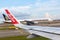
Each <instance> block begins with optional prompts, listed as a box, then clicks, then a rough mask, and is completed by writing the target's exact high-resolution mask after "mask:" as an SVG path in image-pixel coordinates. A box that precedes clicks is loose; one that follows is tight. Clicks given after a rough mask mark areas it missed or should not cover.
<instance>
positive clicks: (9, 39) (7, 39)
mask: <svg viewBox="0 0 60 40" xmlns="http://www.w3.org/2000/svg"><path fill="white" fill-rule="evenodd" d="M0 40H50V39H48V38H44V37H35V38H31V39H27V38H26V36H12V37H4V38H0Z"/></svg>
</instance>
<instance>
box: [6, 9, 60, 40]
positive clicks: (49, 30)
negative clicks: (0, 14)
mask: <svg viewBox="0 0 60 40" xmlns="http://www.w3.org/2000/svg"><path fill="white" fill-rule="evenodd" d="M5 12H6V14H7V15H8V16H9V18H10V19H11V21H12V24H13V25H15V26H16V27H19V28H22V29H25V30H27V31H28V32H29V33H30V34H31V35H29V36H28V37H27V38H31V37H33V36H43V37H47V38H50V39H52V40H60V27H45V26H44V27H43V26H28V25H23V24H21V23H20V22H19V21H18V20H17V19H16V18H15V17H14V15H12V14H11V13H10V12H9V11H8V10H7V9H5Z"/></svg>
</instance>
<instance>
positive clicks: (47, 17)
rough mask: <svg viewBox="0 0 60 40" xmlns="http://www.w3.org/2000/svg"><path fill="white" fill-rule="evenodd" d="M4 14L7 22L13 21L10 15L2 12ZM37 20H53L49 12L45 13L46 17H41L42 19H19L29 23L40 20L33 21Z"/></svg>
mask: <svg viewBox="0 0 60 40" xmlns="http://www.w3.org/2000/svg"><path fill="white" fill-rule="evenodd" d="M2 15H3V17H4V20H5V21H4V22H6V23H11V20H10V18H8V16H6V15H5V14H2ZM35 20H47V21H53V20H52V19H51V18H50V16H49V15H48V13H46V14H45V18H40V19H23V20H21V19H20V20H19V21H26V22H27V23H28V22H29V23H28V24H34V23H38V22H33V21H35Z"/></svg>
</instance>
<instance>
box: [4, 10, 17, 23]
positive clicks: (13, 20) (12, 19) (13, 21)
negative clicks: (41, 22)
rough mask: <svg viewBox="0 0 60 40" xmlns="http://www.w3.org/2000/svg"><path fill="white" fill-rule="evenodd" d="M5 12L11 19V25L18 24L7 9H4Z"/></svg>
mask: <svg viewBox="0 0 60 40" xmlns="http://www.w3.org/2000/svg"><path fill="white" fill-rule="evenodd" d="M5 11H6V13H7V14H8V16H9V18H10V19H11V21H12V23H13V24H18V21H17V20H16V19H15V17H14V16H13V15H12V14H11V13H10V12H9V11H8V10H7V9H5Z"/></svg>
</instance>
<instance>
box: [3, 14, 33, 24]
mask: <svg viewBox="0 0 60 40" xmlns="http://www.w3.org/2000/svg"><path fill="white" fill-rule="evenodd" d="M2 15H3V18H4V20H5V21H4V22H5V23H11V20H10V18H9V17H8V16H6V15H5V14H2ZM19 21H25V22H27V25H31V24H34V22H33V21H31V20H28V19H25V20H19Z"/></svg>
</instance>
